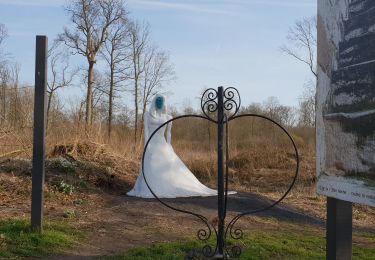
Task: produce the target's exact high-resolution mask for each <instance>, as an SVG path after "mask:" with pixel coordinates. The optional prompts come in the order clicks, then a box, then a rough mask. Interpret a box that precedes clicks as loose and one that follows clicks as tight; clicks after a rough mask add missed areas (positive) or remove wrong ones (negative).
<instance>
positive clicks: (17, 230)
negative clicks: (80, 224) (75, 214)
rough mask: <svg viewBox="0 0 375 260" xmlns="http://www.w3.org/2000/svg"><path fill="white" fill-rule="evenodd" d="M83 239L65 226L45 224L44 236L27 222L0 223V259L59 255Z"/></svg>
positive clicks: (79, 234) (7, 221)
mask: <svg viewBox="0 0 375 260" xmlns="http://www.w3.org/2000/svg"><path fill="white" fill-rule="evenodd" d="M81 237H82V234H81V233H79V232H77V231H76V230H73V229H72V228H70V227H67V226H66V225H63V224H51V223H45V225H44V231H43V234H39V233H36V232H33V231H32V230H31V227H30V223H29V222H28V221H26V220H6V221H0V258H17V257H27V256H33V257H41V256H47V255H54V254H58V253H61V252H63V250H64V249H66V248H68V247H69V246H71V245H73V244H74V242H75V241H77V240H78V239H79V238H81Z"/></svg>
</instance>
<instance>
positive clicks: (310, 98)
mask: <svg viewBox="0 0 375 260" xmlns="http://www.w3.org/2000/svg"><path fill="white" fill-rule="evenodd" d="M298 124H299V125H300V126H307V127H315V83H314V82H313V81H309V82H306V83H305V85H304V90H303V93H302V95H301V96H300V100H299V122H298Z"/></svg>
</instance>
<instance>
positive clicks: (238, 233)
mask: <svg viewBox="0 0 375 260" xmlns="http://www.w3.org/2000/svg"><path fill="white" fill-rule="evenodd" d="M242 117H258V118H261V119H265V120H267V121H269V122H271V123H272V124H273V125H276V126H278V127H279V128H280V129H281V130H282V131H283V132H284V133H285V134H286V135H287V136H288V138H289V140H290V141H291V143H292V146H293V148H294V152H295V159H296V170H295V174H294V177H293V179H292V182H291V183H290V185H289V187H288V189H287V190H286V192H285V193H284V194H283V195H282V196H281V197H280V198H279V199H278V200H277V201H275V202H273V203H272V204H270V205H268V206H266V207H263V208H259V209H255V210H250V211H245V212H242V213H240V214H238V215H237V216H235V217H234V218H233V219H232V220H231V221H230V222H229V223H228V225H227V228H226V230H225V238H226V239H227V237H228V231H229V235H230V237H231V238H233V239H235V240H238V239H241V238H242V237H243V231H242V230H241V229H239V228H237V229H234V230H233V227H234V225H235V224H236V223H237V221H238V220H239V219H240V218H242V217H243V216H246V215H251V214H255V213H259V212H262V211H266V210H269V209H271V208H273V207H275V206H277V205H278V204H279V203H280V202H281V201H282V200H284V198H285V197H286V196H287V195H288V194H289V193H290V191H291V190H292V188H293V186H294V184H295V182H296V180H297V177H298V172H299V155H298V149H297V146H296V144H295V142H294V140H293V138H292V136H291V135H290V134H289V132H288V131H287V130H286V129H285V128H284V127H283V126H282V125H281V124H279V123H278V122H276V121H275V120H273V119H271V118H269V117H267V116H263V115H258V114H242V115H238V116H234V117H232V118H230V119H229V120H228V123H229V122H230V121H232V120H235V119H238V118H242ZM227 125H228V124H227ZM226 250H227V253H228V254H229V255H230V256H231V257H235V258H236V257H239V256H240V255H241V248H240V247H238V246H236V245H235V246H232V248H231V251H229V250H228V248H226Z"/></svg>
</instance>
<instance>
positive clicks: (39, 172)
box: [31, 36, 48, 232]
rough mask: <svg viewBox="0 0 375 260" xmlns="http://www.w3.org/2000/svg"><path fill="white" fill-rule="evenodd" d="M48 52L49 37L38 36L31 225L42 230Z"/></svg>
mask: <svg viewBox="0 0 375 260" xmlns="http://www.w3.org/2000/svg"><path fill="white" fill-rule="evenodd" d="M47 53H48V40H47V37H46V36H36V53H35V54H36V57H35V98H34V145H33V168H32V192H31V226H32V228H33V229H35V230H38V231H40V232H41V231H42V228H43V227H42V222H43V204H44V194H43V185H44V176H45V169H44V159H45V131H46V85H47Z"/></svg>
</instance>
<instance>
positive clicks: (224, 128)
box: [142, 87, 299, 259]
mask: <svg viewBox="0 0 375 260" xmlns="http://www.w3.org/2000/svg"><path fill="white" fill-rule="evenodd" d="M240 106H241V97H240V94H239V92H238V90H237V89H236V88H233V87H229V88H226V89H224V88H223V87H218V89H217V90H215V89H213V88H209V89H207V90H206V91H205V92H204V93H203V95H202V97H201V109H202V112H203V114H204V115H203V116H201V115H182V116H178V117H175V118H172V119H170V120H168V121H166V122H165V123H163V124H162V125H160V126H159V127H158V128H157V129H155V131H154V132H153V133H152V134H151V135H150V138H149V139H148V140H147V142H146V145H145V148H144V151H143V157H142V175H143V178H144V180H145V182H146V185H147V187H148V188H149V189H150V191H151V193H152V194H153V196H154V197H155V198H156V199H157V200H158V201H159V202H160V203H161V204H163V205H164V206H166V207H168V208H170V209H172V210H175V211H178V212H182V213H186V214H190V215H192V216H195V217H197V218H198V219H200V220H201V221H202V222H203V223H204V225H205V228H202V229H200V230H198V232H197V236H198V239H199V240H201V241H203V242H208V241H209V240H210V239H211V238H212V237H213V235H214V236H215V237H216V243H215V246H211V245H209V244H207V243H206V245H205V246H203V248H202V249H201V250H200V251H201V255H203V256H204V257H206V258H217V259H228V258H237V257H239V256H240V255H241V252H242V249H241V247H240V246H238V245H229V244H228V243H227V240H228V239H229V238H231V239H234V240H239V239H241V238H242V237H243V231H242V230H241V229H240V228H237V227H236V223H237V221H238V220H239V219H240V218H241V217H243V216H246V215H250V214H254V213H258V212H262V211H265V210H268V209H271V208H273V207H274V206H276V205H277V204H279V203H280V202H281V201H282V200H283V199H284V198H285V197H286V196H287V195H288V193H289V192H290V191H291V189H292V187H293V185H294V183H295V181H296V179H297V176H298V170H299V157H298V150H297V147H296V144H295V143H294V140H293V138H292V136H291V135H290V134H289V133H288V131H287V130H286V129H285V128H284V127H283V126H282V125H280V124H279V123H278V122H276V121H275V120H273V119H271V118H269V117H266V116H263V115H258V114H240V115H237V113H238V111H239V109H240ZM215 112H216V117H212V115H213V113H215ZM242 117H257V118H261V119H263V120H266V121H269V122H271V123H272V124H274V125H276V126H277V127H279V128H280V129H281V130H282V131H283V132H284V133H285V134H286V135H287V136H288V138H289V140H290V142H291V144H292V146H293V148H294V152H295V159H296V169H295V174H294V177H293V179H292V181H291V183H290V185H289V187H288V189H287V190H286V192H285V193H284V194H283V195H282V196H281V197H280V198H279V199H278V200H277V201H274V202H273V203H271V204H270V205H267V206H265V207H263V208H259V209H256V210H249V211H245V212H241V213H239V214H237V215H236V216H235V217H233V218H232V219H231V220H229V221H228V222H227V224H226V222H225V221H226V217H227V216H226V212H227V201H228V200H227V198H228V164H227V162H228V159H229V151H228V140H229V139H228V137H229V132H228V131H229V127H228V125H229V123H230V122H231V121H232V120H235V119H238V118H242ZM182 118H201V119H204V120H208V121H210V122H212V123H214V124H216V125H217V138H218V140H217V156H218V158H217V159H218V160H217V161H218V165H217V173H218V174H217V175H218V179H217V191H218V194H217V197H218V205H217V211H218V213H217V214H218V224H217V226H214V225H212V224H211V223H210V222H209V221H208V219H207V218H206V217H205V216H203V215H201V214H197V213H194V212H191V211H188V210H184V209H179V208H176V207H174V206H172V205H170V204H168V203H167V202H166V201H164V200H162V199H161V198H158V196H157V195H156V194H155V193H154V191H153V190H152V188H151V187H150V185H149V183H148V182H147V178H146V174H145V172H144V159H145V154H146V151H147V147H148V145H149V143H150V141H151V139H152V137H153V136H154V135H155V134H156V132H158V131H159V130H160V129H161V128H162V127H164V126H165V125H167V124H168V123H170V122H172V121H176V120H178V119H182ZM224 153H225V155H224ZM224 159H225V160H224ZM224 162H225V163H224Z"/></svg>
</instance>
